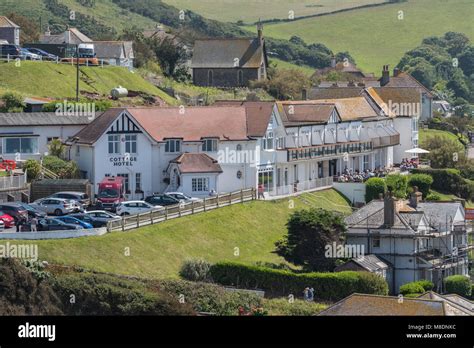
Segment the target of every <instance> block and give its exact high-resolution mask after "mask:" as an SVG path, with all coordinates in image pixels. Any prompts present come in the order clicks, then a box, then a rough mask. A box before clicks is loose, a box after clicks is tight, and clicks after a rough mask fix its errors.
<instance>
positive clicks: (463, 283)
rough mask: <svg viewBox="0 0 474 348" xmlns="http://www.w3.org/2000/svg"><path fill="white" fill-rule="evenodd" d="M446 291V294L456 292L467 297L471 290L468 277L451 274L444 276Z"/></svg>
mask: <svg viewBox="0 0 474 348" xmlns="http://www.w3.org/2000/svg"><path fill="white" fill-rule="evenodd" d="M444 284H445V286H446V292H447V293H448V294H458V295H460V296H463V297H466V298H469V297H470V296H471V292H472V284H471V281H470V279H469V278H468V277H466V276H463V275H453V276H450V277H446V278H444Z"/></svg>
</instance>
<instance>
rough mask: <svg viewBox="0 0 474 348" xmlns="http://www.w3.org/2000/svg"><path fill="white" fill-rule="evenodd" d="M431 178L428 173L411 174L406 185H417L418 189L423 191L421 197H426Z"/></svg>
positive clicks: (431, 181)
mask: <svg viewBox="0 0 474 348" xmlns="http://www.w3.org/2000/svg"><path fill="white" fill-rule="evenodd" d="M432 184H433V178H432V177H431V176H430V175H428V174H413V175H410V177H409V178H408V186H409V187H413V186H417V187H418V190H420V192H421V193H423V198H426V197H427V196H428V194H429V193H430V188H431V185H432Z"/></svg>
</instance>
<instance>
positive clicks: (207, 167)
mask: <svg viewBox="0 0 474 348" xmlns="http://www.w3.org/2000/svg"><path fill="white" fill-rule="evenodd" d="M170 163H176V164H177V165H178V168H179V171H180V172H181V173H182V174H190V173H222V168H221V166H220V165H219V163H218V162H217V160H215V159H214V158H212V157H210V156H209V155H207V154H205V153H183V154H181V155H179V156H178V157H177V158H175V159H174V160H172V161H170Z"/></svg>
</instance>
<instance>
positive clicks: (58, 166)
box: [43, 156, 80, 179]
mask: <svg viewBox="0 0 474 348" xmlns="http://www.w3.org/2000/svg"><path fill="white" fill-rule="evenodd" d="M43 166H44V167H45V168H47V169H49V170H50V171H52V172H53V173H55V174H57V175H59V178H60V179H76V178H79V176H80V174H79V173H80V172H79V167H78V165H77V163H76V162H74V161H64V160H62V159H61V158H59V157H56V156H45V157H44V158H43Z"/></svg>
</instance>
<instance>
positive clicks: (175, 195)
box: [166, 192, 202, 203]
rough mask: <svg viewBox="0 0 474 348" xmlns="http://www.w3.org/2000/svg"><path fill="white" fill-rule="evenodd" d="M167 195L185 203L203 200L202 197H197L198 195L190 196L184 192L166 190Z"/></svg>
mask: <svg viewBox="0 0 474 348" xmlns="http://www.w3.org/2000/svg"><path fill="white" fill-rule="evenodd" d="M166 195H168V196H170V197H173V198H175V199H177V200H179V201H181V202H185V203H191V202H202V199H200V198H196V197H190V196H188V195H185V194H184V193H182V192H166Z"/></svg>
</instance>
